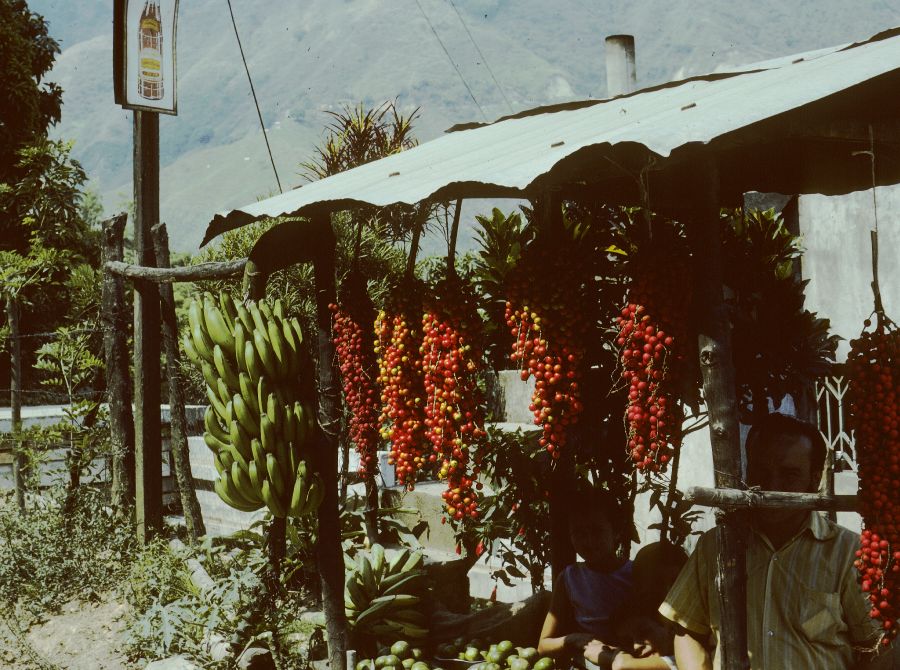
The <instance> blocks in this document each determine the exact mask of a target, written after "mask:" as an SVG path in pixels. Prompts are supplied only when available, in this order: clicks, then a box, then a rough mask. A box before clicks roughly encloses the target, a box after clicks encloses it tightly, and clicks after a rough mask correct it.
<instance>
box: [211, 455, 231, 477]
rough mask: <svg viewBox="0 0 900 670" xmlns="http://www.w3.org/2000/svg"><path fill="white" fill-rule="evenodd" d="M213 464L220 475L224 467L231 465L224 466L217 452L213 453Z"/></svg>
mask: <svg viewBox="0 0 900 670" xmlns="http://www.w3.org/2000/svg"><path fill="white" fill-rule="evenodd" d="M213 465H214V466H215V467H216V472H218V473H219V474H220V475H221V474H222V473H223V472H225V469H226V468H230V467H231V465H228V466H226V465H225V464H224V463H223V462H222V459H221V458H219V454H216V453H214V454H213Z"/></svg>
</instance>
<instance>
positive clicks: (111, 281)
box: [100, 214, 134, 516]
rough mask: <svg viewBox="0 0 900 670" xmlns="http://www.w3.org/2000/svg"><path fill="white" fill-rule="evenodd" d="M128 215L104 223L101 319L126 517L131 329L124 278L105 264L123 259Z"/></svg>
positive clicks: (115, 500)
mask: <svg viewBox="0 0 900 670" xmlns="http://www.w3.org/2000/svg"><path fill="white" fill-rule="evenodd" d="M127 219H128V215H127V214H118V215H116V216H114V217H112V218H111V219H107V220H106V221H104V222H103V248H102V251H101V256H102V259H103V262H104V272H103V297H102V299H101V301H102V307H101V310H100V318H101V321H102V324H103V350H104V352H105V357H106V393H107V396H108V402H109V429H110V439H111V441H112V452H113V453H112V491H111V494H110V499H111V503H112V507H113V509H114V510H116V514H117V515H120V516H127V515H128V510H130V509H131V506H132V505H133V504H134V416H133V415H132V413H131V372H130V370H129V366H128V329H127V327H126V320H125V319H126V315H125V280H124V279H122V278H121V277H117V276H116V275H114V274H113V273H112V272H110V271H109V270H108V269H106V267H105V263H107V262H115V261H121V260H122V258H123V255H124V251H123V246H124V244H123V236H124V233H125V223H126V221H127Z"/></svg>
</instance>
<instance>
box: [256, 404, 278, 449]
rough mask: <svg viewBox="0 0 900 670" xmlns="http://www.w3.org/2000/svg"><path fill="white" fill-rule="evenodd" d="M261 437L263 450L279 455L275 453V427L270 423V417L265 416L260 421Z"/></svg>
mask: <svg viewBox="0 0 900 670" xmlns="http://www.w3.org/2000/svg"><path fill="white" fill-rule="evenodd" d="M259 437H260V441H261V442H262V448H263V449H264V450H265V451H266V453H269V454H275V453H277V452H276V451H275V449H276V447H275V440H276V437H275V425H274V424H273V423H272V422H271V421H269V417H267V416H266V415H265V414H263V415H262V417H260V419H259Z"/></svg>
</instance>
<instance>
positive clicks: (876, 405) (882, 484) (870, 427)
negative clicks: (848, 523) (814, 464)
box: [847, 312, 900, 644]
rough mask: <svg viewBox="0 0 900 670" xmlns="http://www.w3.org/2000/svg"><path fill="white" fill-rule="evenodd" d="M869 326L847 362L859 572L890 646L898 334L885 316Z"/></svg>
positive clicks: (896, 517)
mask: <svg viewBox="0 0 900 670" xmlns="http://www.w3.org/2000/svg"><path fill="white" fill-rule="evenodd" d="M871 325H872V324H871V321H868V320H867V321H866V322H865V330H863V332H862V333H861V334H860V336H859V337H858V338H857V339H855V340H853V341H852V342H851V343H850V354H849V356H848V358H847V364H848V368H849V390H848V398H849V401H850V415H849V424H850V427H851V428H852V430H853V433H854V437H855V439H856V457H857V464H858V466H859V501H860V513H861V514H862V517H863V525H864V530H863V532H862V536H861V540H860V545H861V546H860V549H859V550H858V551H857V552H856V556H857V560H856V568H857V570H858V571H859V576H860V582H861V586H862V590H863V591H864V592H865V593H866V594H867V596H868V598H869V601H870V603H871V606H872V609H871V611H870V616H871V617H872V618H873V619H878V620H879V621H880V622H881V626H882V630H883V631H884V632H883V636H882V643H883V644H888V643H889V642H890V640H891V639H892V638H893V637H894V636H895V635H896V634H897V628H896V626H897V618H898V617H900V499H898V497H897V490H898V489H900V411H898V407H900V331H898V330H897V328H896V326H895V325H894V324H893V323H892V322H891V321H890V320H889V319H887V317H885V316H884V314H883V313H881V312H879V314H878V319H877V324H876V326H875V328H874V329H872V330H869V328H870V327H871Z"/></svg>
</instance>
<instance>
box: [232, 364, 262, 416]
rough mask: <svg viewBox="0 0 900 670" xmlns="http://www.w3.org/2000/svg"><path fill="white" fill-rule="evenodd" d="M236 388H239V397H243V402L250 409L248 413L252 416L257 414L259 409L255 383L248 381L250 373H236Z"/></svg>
mask: <svg viewBox="0 0 900 670" xmlns="http://www.w3.org/2000/svg"><path fill="white" fill-rule="evenodd" d="M237 388H239V389H240V390H241V397H242V398H243V399H244V404H246V405H247V407H248V408H249V409H250V413H251V414H253V416H259V415H260V409H259V404H258V403H257V402H256V389H255V384H253V382H251V381H250V375H248V374H247V373H246V372H242V373H240V374H239V375H238V385H237Z"/></svg>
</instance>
